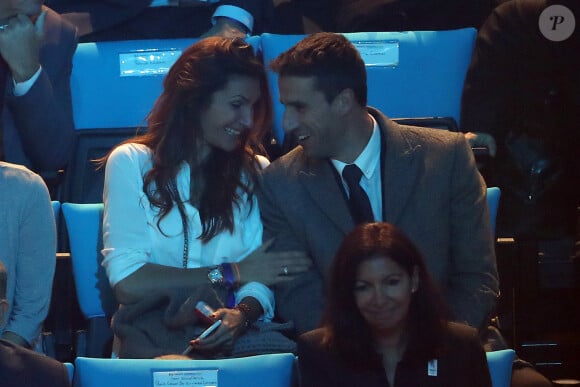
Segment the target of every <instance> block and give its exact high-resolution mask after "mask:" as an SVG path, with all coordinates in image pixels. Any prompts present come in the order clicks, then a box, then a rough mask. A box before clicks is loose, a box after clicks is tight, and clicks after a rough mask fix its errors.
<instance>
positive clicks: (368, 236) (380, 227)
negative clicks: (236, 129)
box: [298, 222, 491, 387]
mask: <svg viewBox="0 0 580 387" xmlns="http://www.w3.org/2000/svg"><path fill="white" fill-rule="evenodd" d="M327 296H328V297H327V303H326V307H325V310H324V315H323V316H324V317H323V320H322V325H321V328H318V329H316V330H314V331H310V332H307V333H305V334H303V335H301V336H300V338H299V340H298V364H299V369H300V378H301V380H300V381H301V385H302V386H304V387H309V386H335V387H337V386H354V385H364V386H386V385H389V386H395V387H396V386H449V387H452V386H458V387H463V386H467V385H471V386H474V387H475V386H479V387H484V386H491V378H490V373H489V370H488V366H487V360H486V357H485V352H484V350H483V347H482V346H481V344H480V342H479V337H478V334H477V330H476V329H474V328H472V327H469V326H467V325H464V324H457V323H449V322H448V319H447V313H446V311H447V308H446V304H445V301H444V300H443V297H442V295H441V294H440V292H439V290H438V289H437V287H436V285H435V284H434V282H433V280H432V279H431V277H430V276H429V273H428V272H427V268H426V267H425V263H424V262H423V259H422V257H421V254H420V253H419V251H418V250H417V248H416V247H415V246H414V245H413V243H412V242H411V241H410V240H409V238H407V237H406V236H405V235H404V234H403V233H402V232H401V231H400V230H398V229H397V228H396V227H395V226H393V225H392V224H390V223H381V222H375V223H365V224H361V225H359V226H357V227H355V228H354V229H353V231H351V232H350V233H349V234H348V235H347V236H346V237H345V238H344V240H343V241H342V244H341V245H340V248H339V250H338V252H337V254H336V257H335V259H334V262H333V264H332V270H331V273H330V278H329V282H328V289H327Z"/></svg>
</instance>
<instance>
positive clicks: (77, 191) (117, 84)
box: [59, 36, 260, 203]
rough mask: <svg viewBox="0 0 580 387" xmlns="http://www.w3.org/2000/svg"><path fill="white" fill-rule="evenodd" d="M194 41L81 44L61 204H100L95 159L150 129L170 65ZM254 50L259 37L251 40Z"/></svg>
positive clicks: (75, 60) (99, 176)
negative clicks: (73, 136) (71, 147)
mask: <svg viewBox="0 0 580 387" xmlns="http://www.w3.org/2000/svg"><path fill="white" fill-rule="evenodd" d="M198 40H199V39H198V38H190V39H156V40H128V41H111V42H92V43H80V44H79V45H78V47H77V50H76V52H75V55H74V58H73V71H72V74H71V93H72V102H73V114H74V121H75V127H76V130H77V144H76V148H75V152H74V154H73V158H72V160H71V162H70V164H69V168H68V170H67V171H66V175H65V181H64V188H63V190H62V191H61V195H60V197H59V199H60V201H61V202H72V203H100V202H102V200H103V199H102V191H103V179H104V176H103V170H102V169H99V170H97V165H96V164H95V163H94V161H93V160H95V159H98V158H101V157H103V156H104V155H106V154H107V153H108V152H109V151H110V150H111V149H112V148H113V147H114V146H115V145H117V144H118V143H120V142H122V141H123V140H125V139H127V138H129V137H132V136H133V135H135V134H136V133H137V131H138V129H139V128H143V129H144V128H145V127H146V117H147V114H148V113H149V111H150V110H151V108H152V107H153V104H154V103H155V100H156V99H157V97H158V96H159V94H161V91H162V89H163V87H162V85H163V79H164V78H165V74H166V73H167V72H168V71H169V68H170V67H171V65H172V64H173V63H174V62H175V61H176V60H177V58H178V57H179V55H181V53H182V52H183V50H185V49H186V48H187V47H188V46H190V45H191V44H193V43H194V42H196V41H198ZM247 41H248V43H250V44H251V45H252V46H253V47H254V48H255V49H256V50H257V48H258V46H259V42H260V37H259V36H252V37H249V38H248V39H247Z"/></svg>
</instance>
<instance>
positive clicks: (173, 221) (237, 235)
mask: <svg viewBox="0 0 580 387" xmlns="http://www.w3.org/2000/svg"><path fill="white" fill-rule="evenodd" d="M258 161H259V163H260V164H261V165H262V166H264V165H267V163H268V162H267V160H266V159H265V158H263V157H260V159H259V160H258ZM150 169H151V150H150V149H149V148H148V147H147V146H145V145H141V144H134V143H129V144H124V145H121V146H119V147H117V148H116V149H115V150H114V151H113V152H112V153H111V155H110V157H109V159H108V161H107V166H106V170H105V187H104V193H103V202H104V205H105V211H104V218H103V243H104V248H103V250H102V253H103V256H104V260H103V267H104V268H105V269H106V271H107V275H108V277H109V282H110V284H111V286H115V285H116V284H117V283H118V282H119V281H121V280H122V279H124V278H126V277H128V276H129V275H131V274H132V273H134V272H135V271H137V270H138V269H139V268H141V267H142V266H143V265H145V264H146V263H156V264H160V265H166V266H172V267H179V268H181V267H183V242H184V240H183V238H184V233H183V225H182V220H181V216H180V214H179V210H178V209H177V206H174V207H173V208H172V209H171V211H170V212H169V213H168V214H167V215H166V216H165V217H164V218H163V220H162V221H161V222H160V223H159V226H160V228H161V230H162V231H163V233H161V232H160V231H159V228H158V227H157V224H158V220H159V217H158V214H159V209H158V208H156V207H152V206H151V203H150V202H149V200H148V198H147V196H146V195H145V193H144V192H143V176H144V175H145V173H147V171H149V170H150ZM189 182H190V171H189V164H187V163H186V162H184V163H183V164H182V167H181V170H180V171H179V173H178V175H177V188H178V190H179V195H180V197H181V198H189V191H190V190H189ZM240 195H241V198H242V199H241V200H242V204H241V205H240V206H239V208H238V206H235V205H234V206H233V211H234V213H233V214H234V231H233V232H232V233H230V232H228V231H224V232H222V233H220V234H218V235H216V236H215V237H213V238H212V239H211V240H210V241H209V242H207V243H205V244H204V243H202V242H201V240H199V239H198V236H199V235H201V232H202V225H201V220H200V217H199V212H198V210H197V208H195V207H193V206H192V205H191V204H190V203H189V202H185V203H184V207H185V213H186V215H187V217H188V226H189V241H188V245H189V246H188V250H189V252H188V261H187V267H188V268H200V267H212V266H216V265H219V264H221V263H224V262H240V261H241V260H243V259H244V258H245V257H247V256H248V255H249V254H250V253H251V252H252V251H254V250H255V249H256V248H258V247H259V246H260V245H261V244H262V223H261V220H260V211H259V208H258V202H257V199H256V197H255V196H254V197H253V198H252V202H251V204H252V205H251V206H250V203H248V202H247V200H246V199H247V195H246V194H244V193H242V192H241V191H240ZM247 296H251V297H254V298H256V299H257V300H258V301H259V302H260V304H261V305H262V308H263V309H264V315H263V319H264V320H266V321H270V320H271V319H272V318H273V316H274V306H275V305H274V295H273V293H272V291H271V290H270V289H269V288H268V287H267V286H266V285H264V284H261V283H258V282H250V283H248V284H245V285H244V286H242V287H240V289H238V291H237V292H236V304H237V303H238V302H240V301H241V300H242V299H243V298H244V297H247Z"/></svg>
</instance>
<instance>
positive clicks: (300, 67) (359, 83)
mask: <svg viewBox="0 0 580 387" xmlns="http://www.w3.org/2000/svg"><path fill="white" fill-rule="evenodd" d="M270 68H271V69H272V70H273V71H274V72H276V73H278V74H279V75H280V76H296V77H314V78H315V86H316V87H317V88H318V89H319V90H320V91H322V93H324V95H325V97H326V100H327V101H328V102H332V101H333V100H334V98H335V97H336V96H337V95H338V94H339V93H340V92H341V91H342V90H344V89H351V90H352V91H353V92H354V95H355V98H356V100H357V102H358V103H359V104H360V105H361V106H366V104H367V74H366V69H365V64H364V62H363V60H362V58H361V56H360V54H359V52H358V50H357V49H356V47H355V46H354V45H353V44H352V43H351V42H349V41H348V39H346V38H345V37H344V35H341V34H335V33H332V32H320V33H317V34H313V35H310V36H307V37H306V38H304V39H302V40H301V41H300V42H298V43H297V44H296V45H295V46H294V47H292V48H290V49H289V50H288V51H286V52H284V53H282V54H280V55H279V56H278V57H277V58H276V59H274V60H273V61H272V62H271V63H270Z"/></svg>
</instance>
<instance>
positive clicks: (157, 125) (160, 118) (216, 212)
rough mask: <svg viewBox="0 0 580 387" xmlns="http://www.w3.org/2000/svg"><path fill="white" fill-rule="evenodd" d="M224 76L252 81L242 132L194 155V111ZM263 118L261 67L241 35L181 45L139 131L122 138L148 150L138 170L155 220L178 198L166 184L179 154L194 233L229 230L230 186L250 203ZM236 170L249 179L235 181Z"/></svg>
mask: <svg viewBox="0 0 580 387" xmlns="http://www.w3.org/2000/svg"><path fill="white" fill-rule="evenodd" d="M232 76H247V77H251V78H254V79H257V80H259V83H260V98H259V100H258V101H257V102H256V104H255V105H254V111H253V127H252V128H250V130H248V131H246V132H244V134H243V136H242V139H241V143H242V146H241V147H240V148H239V149H236V150H234V151H232V152H226V151H223V150H220V149H217V148H212V150H211V154H210V156H209V157H208V158H207V159H206V160H200V158H199V157H198V156H199V155H198V154H197V150H198V149H199V148H200V144H201V143H202V142H203V135H202V130H201V127H200V117H201V114H202V112H203V111H204V110H205V109H207V108H208V107H209V105H210V103H211V95H212V94H213V93H214V92H216V91H219V90H221V89H223V88H224V87H225V86H226V85H227V83H228V81H229V80H230V79H231V77H232ZM271 121H272V102H271V98H270V94H269V91H268V87H267V83H266V74H265V69H264V66H263V64H262V62H261V61H260V60H259V59H258V58H257V57H256V56H255V54H254V50H253V48H252V46H251V45H249V44H248V43H246V42H245V41H244V40H242V39H227V38H222V37H209V38H205V39H202V40H200V41H198V42H196V43H194V44H193V45H191V46H190V47H188V48H187V49H186V50H185V51H184V52H183V53H182V54H181V56H180V57H179V59H178V60H177V61H176V62H175V63H174V64H173V66H172V67H171V69H170V70H169V72H168V74H167V76H166V77H165V80H164V81H163V92H162V93H161V95H160V96H159V98H158V99H157V100H156V102H155V105H154V106H153V109H152V110H151V112H150V113H149V115H148V117H147V124H148V127H147V132H146V133H144V134H143V135H140V136H137V137H134V138H131V139H129V140H127V141H125V142H124V143H139V144H144V145H146V146H148V147H149V148H150V149H151V151H152V154H153V160H152V162H153V166H152V168H151V170H150V171H149V172H147V173H146V174H145V176H144V185H143V192H144V193H145V194H146V195H147V197H148V199H149V200H150V202H151V204H152V206H154V207H158V208H159V214H160V215H159V220H158V223H157V226H158V227H159V222H160V221H161V219H163V217H165V216H166V215H167V213H168V212H169V211H170V210H171V209H172V208H173V206H174V205H176V203H178V202H179V201H182V199H181V198H179V197H177V198H176V197H174V196H175V195H174V193H173V192H172V190H171V186H170V185H171V184H172V181H174V180H175V177H176V175H177V173H178V171H179V169H180V165H181V163H182V162H184V161H185V162H188V163H189V165H190V169H191V192H190V202H191V203H192V205H194V206H195V207H197V209H198V210H199V213H200V218H201V221H202V226H203V231H202V234H201V235H200V236H199V239H201V240H202V241H203V242H207V241H209V240H211V239H212V238H213V237H214V236H215V235H217V234H218V233H220V232H222V231H226V230H227V231H230V232H231V231H233V227H234V220H233V206H239V205H240V204H241V203H240V200H241V197H240V195H239V194H238V192H237V190H238V189H239V188H241V189H242V191H244V192H245V193H247V194H248V200H250V202H251V199H252V195H253V190H252V186H253V184H254V182H255V176H256V173H257V171H256V161H255V156H256V154H265V150H264V148H263V146H262V143H261V140H262V138H263V136H264V134H265V132H266V131H267V130H269V128H270V125H271ZM104 160H106V158H105V159H104ZM241 172H244V173H245V175H246V177H247V178H248V179H249V182H247V183H244V182H243V181H242V179H241ZM232 203H233V204H232ZM160 231H162V230H160Z"/></svg>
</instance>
